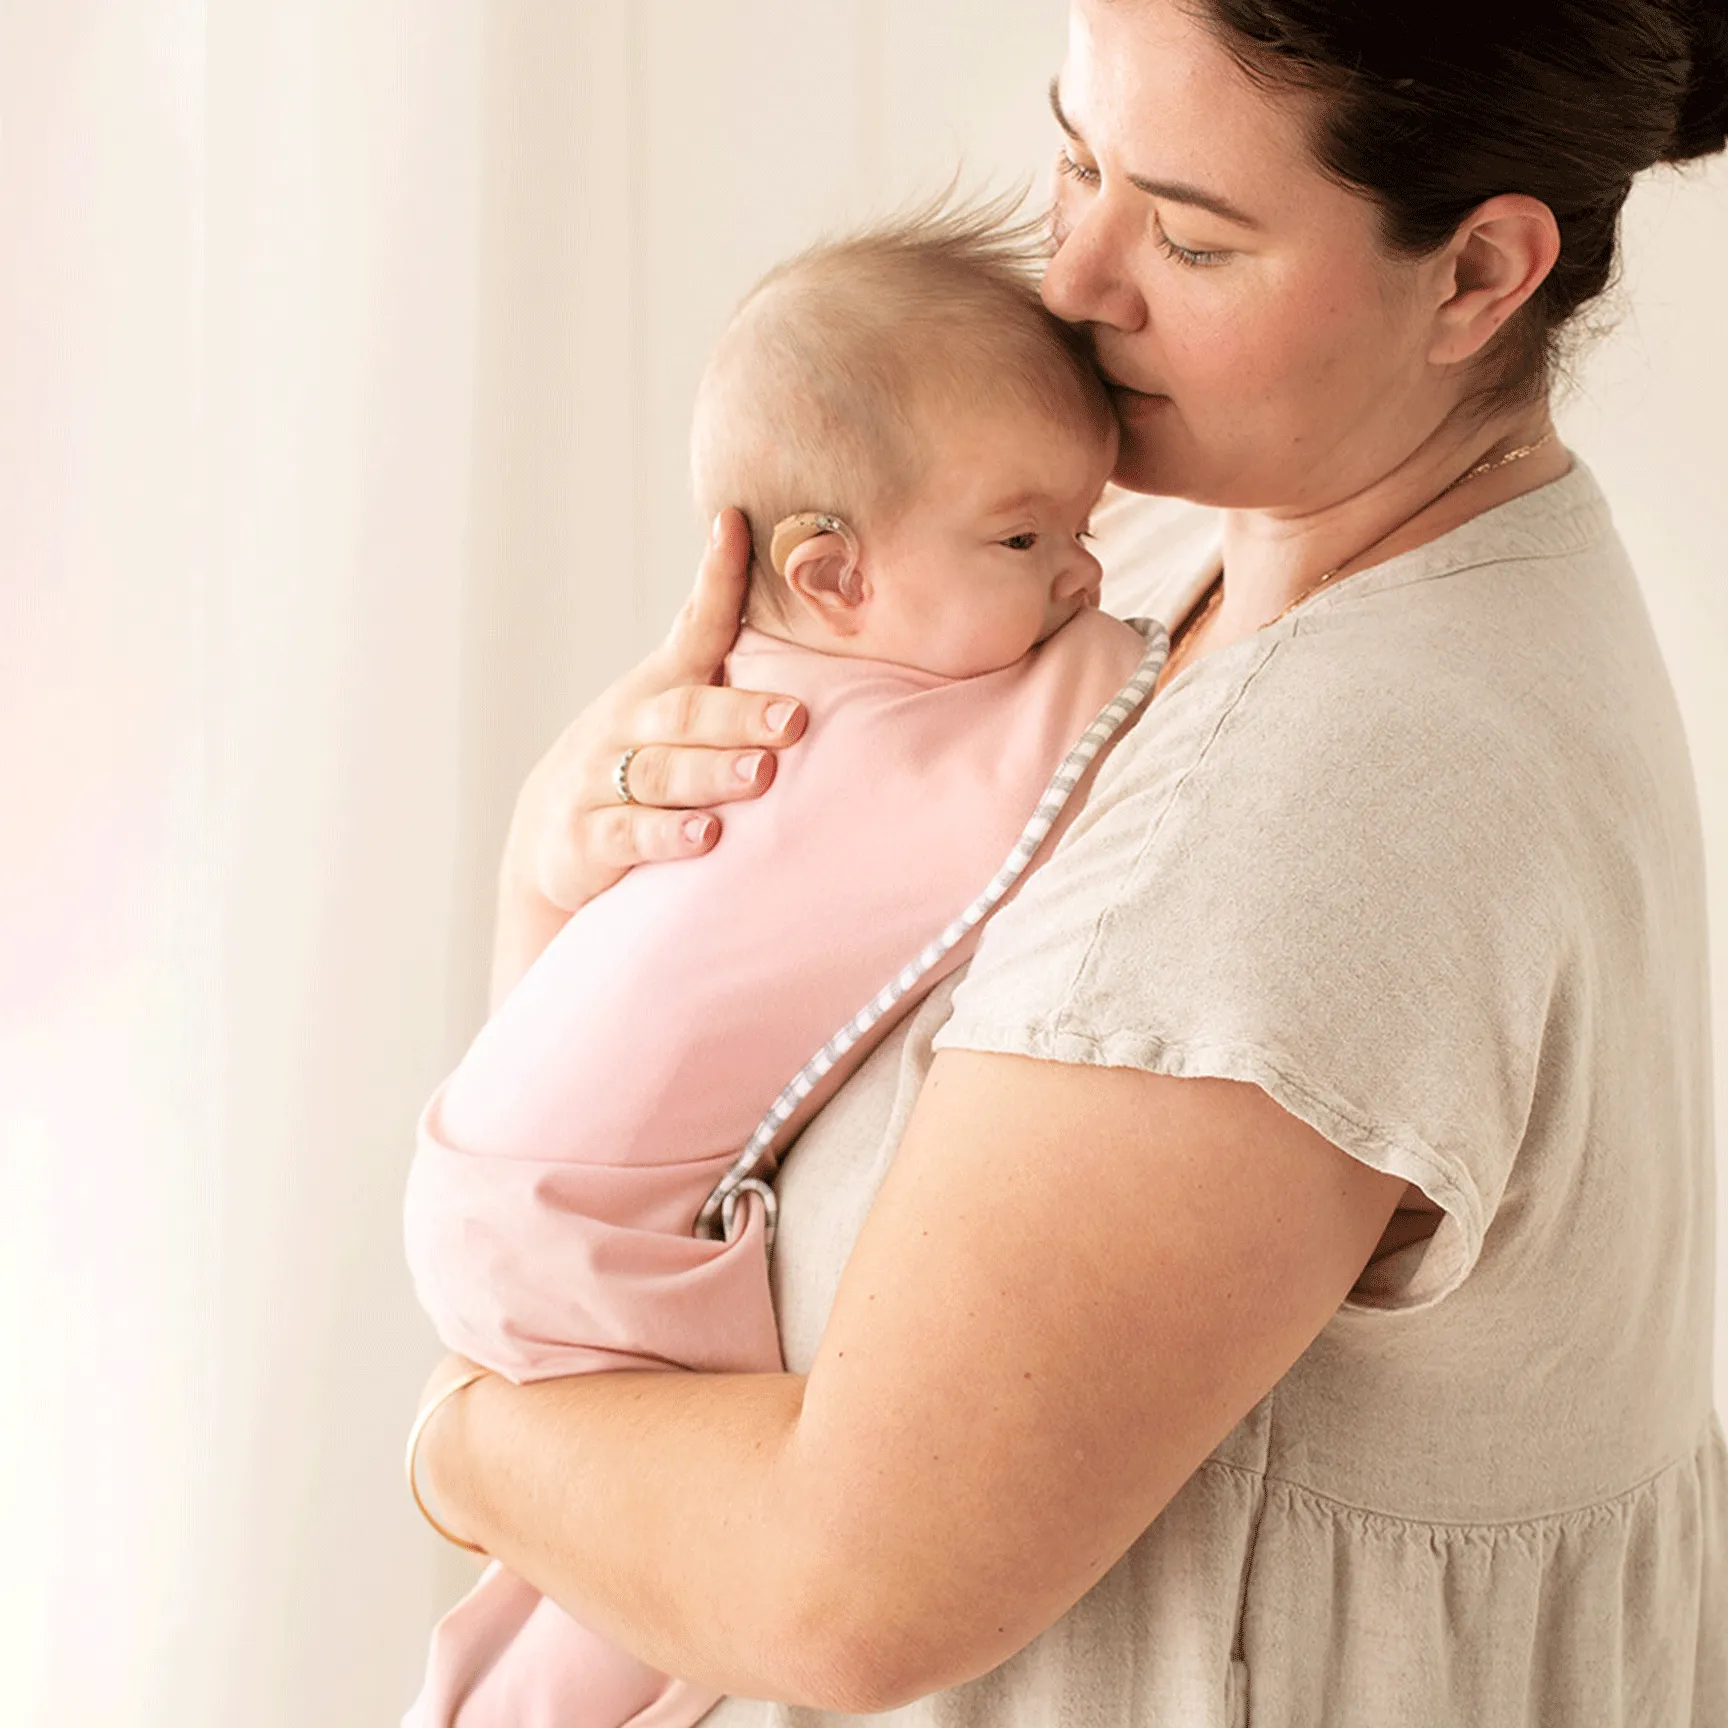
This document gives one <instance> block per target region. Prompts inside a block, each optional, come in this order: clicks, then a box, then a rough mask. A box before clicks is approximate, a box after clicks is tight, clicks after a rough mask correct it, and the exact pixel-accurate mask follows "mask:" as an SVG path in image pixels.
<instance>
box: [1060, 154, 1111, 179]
mask: <svg viewBox="0 0 1728 1728" xmlns="http://www.w3.org/2000/svg"><path fill="white" fill-rule="evenodd" d="M1056 171H1057V173H1059V174H1066V175H1067V176H1068V178H1069V179H1070V180H1077V181H1079V183H1080V184H1081V185H1082V186H1096V185H1097V184H1098V181H1099V179H1100V175H1099V173H1098V170H1097V169H1096V168H1091V167H1088V166H1087V164H1086V163H1084V162H1076V161H1075V160H1074V158H1073V157H1072V156H1071V155H1069V153H1068V152H1067V151H1066V150H1058V151H1057V152H1056Z"/></svg>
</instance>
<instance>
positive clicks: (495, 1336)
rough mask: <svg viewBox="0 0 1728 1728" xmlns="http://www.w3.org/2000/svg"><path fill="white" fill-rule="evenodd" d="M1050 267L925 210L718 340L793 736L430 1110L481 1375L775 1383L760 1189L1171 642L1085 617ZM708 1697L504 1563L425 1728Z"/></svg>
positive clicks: (436, 1690) (527, 1723) (477, 1597)
mask: <svg viewBox="0 0 1728 1728" xmlns="http://www.w3.org/2000/svg"><path fill="white" fill-rule="evenodd" d="M1035 269H1036V234H1035V233H1034V232H1033V230H1031V229H1027V230H1019V231H1016V230H1003V229H1001V228H1000V226H999V225H997V224H996V223H995V222H994V219H993V218H992V217H991V216H990V215H989V213H988V212H984V213H977V214H966V213H960V214H958V215H954V214H949V215H936V216H934V217H932V216H925V217H920V218H915V219H913V220H912V221H911V222H910V223H905V224H900V225H897V226H894V227H891V228H887V229H882V230H876V231H871V232H869V233H866V234H864V235H862V236H860V237H857V238H856V239H854V240H850V241H842V242H839V243H834V244H830V245H827V246H823V247H818V248H815V249H813V250H812V251H811V252H810V253H807V254H805V255H804V256H803V257H801V258H800V259H796V260H793V261H792V262H791V263H790V264H789V265H787V266H784V267H782V268H781V269H780V270H777V271H775V272H773V273H771V274H770V276H769V277H768V278H766V279H765V281H764V282H763V283H762V284H761V285H759V287H758V288H757V289H756V290H755V291H754V292H753V294H752V295H751V296H750V297H749V298H748V299H747V300H746V301H745V302H744V304H743V306H742V307H741V308H740V309H739V312H738V313H737V315H736V316H735V318H734V320H733V322H732V324H731V325H730V326H729V327H728V330H727V332H726V333H725V335H724V336H723V337H722V340H721V342H720V344H719V346H718V348H717V350H716V353H715V356H714V358H713V360H712V361H711V362H710V365H709V369H708V372H707V373H706V374H705V376H704V379H703V385H702V389H701V391H700V392H699V394H698V399H697V411H696V427H695V433H694V436H693V440H692V445H693V457H694V462H693V466H694V470H695V479H696V490H697V494H698V498H699V501H700V502H701V504H702V505H703V507H704V511H705V513H708V514H711V513H713V512H714V511H715V510H717V509H718V508H719V507H720V506H721V505H722V504H738V505H740V506H741V507H742V508H743V509H744V512H745V515H746V517H747V519H748V521H749V524H750V530H751V541H752V547H753V553H754V563H753V566H752V571H751V588H750V593H749V596H748V599H747V605H746V612H745V623H744V627H743V629H742V630H741V632H740V634H739V637H738V640H737V642H736V644H735V646H734V648H733V651H732V653H731V654H730V655H729V656H728V657H727V661H726V665H725V676H726V682H727V683H729V684H731V685H733V686H734V687H736V688H739V689H750V690H759V691H764V692H772V693H775V694H777V695H783V696H792V697H795V698H797V699H798V700H799V701H800V702H801V703H802V704H803V706H804V707H805V709H806V711H807V715H808V722H807V725H806V728H805V732H804V735H803V737H802V739H801V740H800V742H799V743H798V745H797V747H796V748H794V749H788V750H785V751H782V752H781V753H780V755H779V757H778V768H777V772H776V776H775V779H774V783H773V784H772V786H770V787H769V789H768V790H767V792H766V793H765V794H763V795H762V796H761V797H760V798H757V799H754V800H746V801H743V802H738V803H732V804H728V805H727V806H726V808H725V822H724V828H725V831H724V834H723V836H722V838H721V839H720V842H719V843H718V845H717V846H716V847H715V848H714V850H712V851H711V852H709V853H707V854H706V855H705V856H702V857H699V858H693V859H684V860H680V861H678V862H676V863H663V864H655V865H650V866H639V867H638V868H637V869H635V870H634V871H632V872H631V873H630V874H629V875H627V876H626V877H624V879H623V880H622V881H620V882H619V883H618V884H617V885H616V886H615V887H613V888H611V889H609V890H608V891H607V892H606V893H605V894H603V895H601V896H600V897H599V898H598V899H597V900H595V901H593V902H591V903H590V904H588V905H587V906H584V907H583V908H582V909H581V910H580V911H579V912H578V913H577V914H576V915H575V916H574V917H573V918H572V919H571V920H570V921H569V923H568V924H567V925H566V926H565V927H564V929H563V930H562V931H560V933H559V934H558V935H557V936H556V937H555V938H554V939H553V941H552V942H551V944H550V945H549V946H548V947H547V949H546V951H545V953H544V954H542V955H541V956H540V958H539V960H538V961H536V963H535V964H534V965H533V966H532V967H531V968H530V969H529V971H528V972H527V973H526V975H525V976H524V977H523V978H522V979H521V981H520V982H519V983H518V984H517V986H516V988H515V989H514V990H513V991H512V992H511V994H510V995H509V996H508V997H507V998H506V999H505V1001H504V1002H503V1003H502V1004H501V1005H500V1007H499V1008H498V1010H497V1012H496V1013H495V1014H494V1015H493V1017H492V1019H491V1020H490V1021H489V1022H488V1024H487V1025H486V1026H485V1028H484V1029H483V1030H482V1031H481V1033H480V1035H479V1036H478V1037H477V1038H476V1039H475V1041H474V1044H473V1046H472V1048H471V1049H470V1050H469V1051H468V1054H467V1055H466V1057H465V1058H464V1059H463V1061H462V1063H461V1065H460V1066H459V1067H458V1068H457V1070H456V1072H455V1073H454V1074H453V1075H452V1076H451V1077H450V1078H449V1079H448V1080H447V1081H446V1082H445V1084H444V1085H443V1086H441V1087H440V1088H439V1089H438V1091H437V1092H436V1093H435V1094H434V1096H433V1098H432V1100H431V1102H430V1103H429V1104H428V1105H427V1107H426V1109H425V1111H424V1113H423V1115H422V1118H421V1122H420V1133H419V1144H418V1148H417V1151H416V1155H415V1159H414V1165H413V1171H412V1174H411V1176H410V1179H409V1188H408V1203H407V1239H408V1257H409V1262H410V1265H411V1266H412V1269H413V1272H414V1277H415V1282H416V1285H417V1287H418V1290H419V1293H420V1297H421V1300H422V1302H423V1303H424V1304H425V1307H426V1309H427V1312H428V1313H429V1314H430V1315H431V1316H432V1318H433V1320H434V1322H435V1323H436V1325H437V1328H438V1332H439V1336H440V1337H441V1338H442V1339H443V1340H444V1342H445V1343H446V1344H447V1345H448V1346H449V1347H450V1348H451V1349H453V1350H455V1351H458V1352H460V1353H461V1354H462V1355H464V1356H468V1357H470V1358H472V1359H473V1360H474V1361H475V1362H477V1363H479V1364H480V1365H481V1366H482V1367H485V1368H488V1369H491V1370H493V1371H494V1372H496V1373H498V1374H502V1375H505V1376H507V1377H509V1378H510V1379H512V1380H516V1381H529V1380H541V1379H549V1378H553V1377H555V1376H559V1375H566V1374H578V1373H585V1372H591V1371H595V1370H603V1369H618V1368H631V1369H641V1368H668V1369H671V1368H685V1369H698V1370H708V1371H714V1372H751V1371H754V1372H762V1373H771V1372H775V1371H777V1370H779V1369H780V1367H781V1361H780V1352H779V1342H778V1336H777V1333H776V1328H775V1320H774V1312H773V1306H772V1302H771V1300H770V1296H769V1286H768V1257H767V1246H768V1240H769V1235H770V1229H769V1218H770V1208H771V1203H772V1190H771V1189H770V1188H769V1187H767V1186H766V1185H765V1183H762V1182H755V1181H754V1178H755V1176H756V1175H757V1174H758V1173H760V1174H761V1175H763V1176H772V1173H773V1169H774V1164H775V1161H776V1160H777V1158H778V1156H779V1155H780V1154H781V1153H782V1152H784V1150H785V1149H786V1147H787V1146H788V1145H789V1144H790V1143H791V1140H792V1137H793V1136H794V1135H795V1134H796V1133H797V1132H798V1130H799V1129H800V1128H801V1127H802V1126H803V1124H804V1123H805V1121H807V1120H808V1118H809V1117H810V1116H811V1115H812V1114H813V1113H814V1112H815V1110H816V1109H817V1108H819V1107H820V1105H821V1104H822V1103H823V1102H824V1101H825V1100H826V1098H827V1097H828V1096H829V1095H830V1094H831V1093H832V1092H833V1091H834V1090H835V1088H836V1087H838V1085H839V1084H840V1083H841V1081H842V1080H843V1079H845V1077H846V1076H847V1075H848V1074H850V1073H851V1072H852V1071H853V1070H854V1069H855V1068H856V1067H857V1066H858V1064H859V1063H860V1062H862V1060H863V1059H864V1057H865V1055H866V1054H867V1052H868V1051H869V1050H870V1048H871V1047H872V1046H873V1045H874V1043H875V1042H876V1041H878V1040H879V1039H880V1038H881V1037H882V1036H884V1035H885V1034H886V1032H887V1031H888V1030H889V1028H890V1027H891V1026H892V1025H893V1023H894V1022H895V1020H896V1019H897V1018H898V1017H899V1016H900V1015H903V1014H904V1013H906V1012H907V1011H909V1010H910V1009H911V1008H912V1006H913V1005H914V1004H915V1003H916V1002H917V1001H919V1000H920V999H921V998H922V996H923V995H924V993H925V992H927V991H928V990H929V989H930V988H931V987H932V986H933V985H934V984H935V983H936V982H937V981H938V980H939V979H940V978H941V977H943V976H944V975H945V974H946V973H948V972H950V971H952V970H953V969H954V968H955V967H956V966H958V965H960V964H961V963H962V962H963V961H964V960H965V959H966V958H967V957H968V955H969V954H970V952H971V948H972V944H973V942H974V940H975V939H976V936H977V932H978V928H979V926H980V923H981V921H982V920H983V919H984V918H985V917H987V916H988V915H989V913H990V912H991V911H993V910H994V909H995V908H996V906H998V905H1000V904H1001V903H1003V901H1004V900H1005V899H1006V898H1008V897H1009V896H1011V895H1012V893H1013V891H1014V889H1015V887H1016V886H1017V885H1018V883H1019V882H1020V881H1021V880H1023V878H1024V874H1025V873H1026V872H1027V871H1029V870H1030V869H1032V868H1034V867H1035V866H1036V865H1037V864H1038V863H1039V862H1040V861H1041V859H1042V857H1043V856H1044V855H1045V854H1046V853H1048V851H1049V850H1050V849H1051V847H1052V846H1053V845H1054V844H1055V842H1056V839H1057V837H1058V834H1059V833H1060V831H1061V829H1062V828H1063V826H1064V825H1065V824H1066V822H1067V820H1068V819H1070V818H1071V816H1072V815H1073V813H1074V811H1075V810H1076V809H1077V808H1078V807H1079V804H1080V801H1081V800H1080V795H1081V794H1082V793H1083V791H1084V787H1085V783H1086V781H1087V778H1088V776H1089V774H1090V764H1091V763H1092V762H1093V761H1094V760H1095V759H1096V757H1097V756H1098V754H1099V753H1100V752H1101V751H1102V750H1103V748H1104V747H1105V746H1106V745H1107V744H1108V743H1109V741H1110V740H1111V739H1112V738H1113V737H1114V736H1115V735H1116V733H1117V732H1118V731H1119V730H1120V728H1121V727H1122V726H1123V725H1124V724H1125V723H1126V721H1127V720H1128V718H1129V717H1130V716H1131V715H1132V713H1133V712H1134V711H1135V710H1136V709H1137V708H1138V706H1139V704H1140V703H1141V702H1142V701H1143V700H1144V699H1145V697H1146V696H1147V695H1148V694H1149V693H1150V691H1151V688H1152V685H1153V682H1154V679H1155V678H1156V675H1157V671H1158V668H1159V667H1160V666H1161V665H1162V663H1163V655H1164V650H1165V643H1164V638H1163V634H1162V632H1161V631H1158V630H1155V629H1144V630H1142V629H1136V628H1133V627H1131V626H1130V625H1128V624H1125V623H1122V622H1120V621H1119V620H1117V619H1114V618H1110V617H1108V616H1106V615H1105V614H1103V613H1102V612H1099V611H1097V610H1096V606H1097V602H1098V591H1099V584H1100V581H1101V577H1102V572H1101V571H1100V569H1099V566H1098V561H1097V560H1096V558H1094V557H1093V556H1092V554H1091V552H1090V551H1088V550H1087V548H1086V546H1085V544H1084V542H1085V541H1086V540H1087V538H1088V536H1089V523H1090V519H1091V512H1092V508H1093V506H1094V504H1095V503H1096V502H1097V499H1098V497H1099V494H1100V492H1101V491H1102V490H1103V487H1104V485H1105V482H1106V480H1107V478H1108V476H1109V474H1110V472H1111V469H1112V467H1113V465H1114V462H1115V457H1116V450H1117V436H1118V434H1117V426H1116V422H1115V418H1114V415H1113V413H1112V410H1111V406H1110V401H1109V398H1108V396H1107V394H1106V391H1105V388H1104V386H1103V384H1102V382H1101V381H1100V379H1099V377H1098V374H1097V373H1096V371H1095V370H1094V369H1093V367H1092V366H1091V364H1090V361H1089V359H1088V358H1087V356H1086V354H1085V353H1084V352H1083V351H1082V349H1081V348H1080V347H1079V346H1078V345H1077V342H1076V339H1075V338H1074V336H1073V334H1072V333H1071V332H1069V331H1067V330H1065V329H1064V328H1063V327H1062V326H1061V325H1060V324H1058V323H1057V321H1056V320H1055V319H1053V318H1051V317H1050V315H1049V314H1048V313H1047V312H1046V311H1045V310H1044V308H1043V306H1042V305H1041V304H1040V302H1039V299H1038V293H1037V287H1036V279H1035ZM626 766H627V765H626ZM759 1159H760V1160H761V1162H760V1164H759V1163H758V1160H759ZM752 1184H753V1185H752ZM717 1186H722V1187H723V1188H724V1191H725V1195H726V1196H727V1197H728V1199H729V1205H728V1206H727V1207H725V1208H723V1209H722V1211H721V1216H720V1222H721V1225H722V1228H720V1229H719V1230H717V1231H716V1230H715V1229H713V1228H712V1223H713V1212H714V1205H713V1201H714V1199H715V1198H717V1195H716V1190H717ZM714 1702H715V1694H713V1693H712V1692H710V1691H707V1690H705V1689H704V1688H702V1687H700V1686H697V1685H695V1684H692V1683H688V1682H685V1681H682V1680H673V1679H668V1678H667V1677H666V1676H665V1675H662V1674H659V1673H656V1672H655V1671H654V1670H652V1669H650V1668H647V1667H645V1666H644V1665H642V1664H641V1663H639V1662H637V1661H635V1660H634V1659H633V1658H631V1657H630V1656H628V1655H626V1654H625V1653H624V1652H622V1651H620V1650H618V1649H616V1648H614V1647H613V1646H611V1645H609V1644H608V1643H607V1642H606V1641H605V1640H604V1639H602V1638H600V1637H599V1636H597V1635H596V1634H594V1633H592V1632H590V1631H588V1630H586V1629H585V1628H583V1627H581V1626H580V1625H578V1624H577V1623H576V1621H575V1620H574V1619H572V1618H571V1617H570V1616H569V1615H567V1614H565V1613H564V1612H563V1610H561V1609H560V1608H558V1607H557V1606H556V1605H554V1604H553V1603H551V1602H549V1601H547V1600H545V1599H544V1598H542V1597H541V1596H540V1595H539V1594H538V1593H537V1592H536V1591H535V1590H534V1589H533V1588H532V1587H531V1586H530V1585H528V1584H527V1583H525V1582H524V1581H522V1580H520V1579H518V1578H516V1577H514V1576H513V1575H512V1574H510V1573H509V1572H507V1571H505V1570H504V1569H503V1568H502V1567H500V1566H497V1565H494V1566H493V1567H491V1568H490V1569H489V1570H488V1571H487V1572H486V1573H485V1574H484V1576H483V1577H482V1578H481V1580H480V1582H479V1583H478V1584H477V1585H476V1587H475V1588H474V1589H473V1590H472V1591H471V1592H470V1593H469V1595H468V1596H467V1597H465V1598H464V1599H463V1600H462V1601H461V1602H460V1603H458V1604H457V1606H456V1607H455V1608H454V1609H453V1610H452V1611H451V1612H450V1613H449V1614H448V1615H446V1616H445V1618H444V1619H443V1621H441V1622H440V1624H439V1626H438V1628H437V1630H436V1632H435V1633H434V1635H433V1641H432V1651H431V1656H430V1659H429V1663H428V1668H427V1676H426V1682H425V1685H424V1687H423V1689H422V1692H421V1695H420V1698H419V1700H418V1702H417V1703H416V1704H415V1706H414V1707H413V1709H412V1710H411V1711H410V1713H409V1716H408V1718H407V1722H406V1723H405V1725H404V1728H624V1725H625V1724H630V1725H632V1728H689V1724H691V1723H694V1722H695V1721H697V1720H698V1719H699V1718H700V1717H701V1716H702V1715H703V1714H705V1713H706V1711H707V1710H708V1709H709V1707H710V1706H711V1705H712V1704H713V1703H714Z"/></svg>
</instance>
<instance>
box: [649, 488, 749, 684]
mask: <svg viewBox="0 0 1728 1728" xmlns="http://www.w3.org/2000/svg"><path fill="white" fill-rule="evenodd" d="M749 580H750V523H749V521H748V519H747V518H746V517H745V515H744V512H743V511H742V510H722V511H721V512H720V514H719V515H718V516H716V517H715V518H714V528H713V531H712V532H711V533H710V534H709V536H708V547H707V550H706V551H705V552H704V553H703V554H702V562H701V563H700V564H699V565H698V566H697V568H696V586H695V587H694V588H693V589H691V591H690V598H689V599H688V600H686V601H685V602H684V604H683V605H682V606H681V607H680V608H679V609H678V616H677V617H676V618H674V619H673V620H672V628H671V630H670V631H668V632H667V636H666V641H665V645H664V647H663V648H662V650H661V653H662V655H663V656H664V658H665V660H666V662H667V663H668V665H669V667H670V668H672V669H673V670H674V672H675V674H676V675H677V676H678V677H680V678H683V679H688V680H690V681H692V682H695V683H708V682H710V681H712V680H713V679H714V678H715V677H716V676H717V675H718V674H719V671H720V663H721V661H723V660H724V659H725V658H726V653H727V650H728V649H729V648H730V647H731V646H732V644H733V642H734V641H736V640H737V637H738V622H739V619H740V617H741V616H742V614H743V611H744V595H745V592H746V590H747V589H748V587H749Z"/></svg>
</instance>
